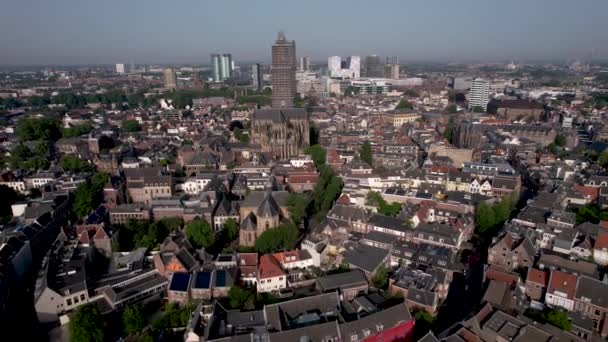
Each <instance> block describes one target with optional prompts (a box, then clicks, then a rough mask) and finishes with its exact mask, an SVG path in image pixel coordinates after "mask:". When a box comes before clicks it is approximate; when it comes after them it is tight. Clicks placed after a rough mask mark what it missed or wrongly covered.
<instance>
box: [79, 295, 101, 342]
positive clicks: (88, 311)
mask: <svg viewBox="0 0 608 342" xmlns="http://www.w3.org/2000/svg"><path fill="white" fill-rule="evenodd" d="M105 326H106V322H105V320H104V318H103V316H102V315H101V312H100V311H99V307H98V306H97V305H95V304H85V305H83V306H81V307H79V308H78V309H77V310H76V312H75V313H74V315H73V316H72V319H71V320H70V335H71V336H70V339H71V341H72V342H103V340H104V335H105Z"/></svg>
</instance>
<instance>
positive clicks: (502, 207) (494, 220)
mask: <svg viewBox="0 0 608 342" xmlns="http://www.w3.org/2000/svg"><path fill="white" fill-rule="evenodd" d="M517 196H518V194H517V193H512V194H510V195H509V196H506V197H505V198H503V199H502V200H501V201H500V202H498V203H496V204H494V205H489V204H487V203H485V202H481V203H479V205H478V206H477V210H476V212H475V223H476V225H477V232H478V233H480V234H483V235H489V234H491V233H492V232H493V230H494V229H495V228H497V227H499V226H500V225H502V224H503V223H504V222H505V221H507V220H508V219H509V218H510V217H511V214H512V213H513V211H514V210H515V208H516V205H517Z"/></svg>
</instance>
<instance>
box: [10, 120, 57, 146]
mask: <svg viewBox="0 0 608 342" xmlns="http://www.w3.org/2000/svg"><path fill="white" fill-rule="evenodd" d="M15 132H16V133H17V136H18V137H19V139H21V140H23V141H29V140H51V141H56V140H57V139H59V138H61V130H60V124H59V121H58V120H55V119H51V118H24V119H21V120H19V122H18V123H17V127H16V129H15Z"/></svg>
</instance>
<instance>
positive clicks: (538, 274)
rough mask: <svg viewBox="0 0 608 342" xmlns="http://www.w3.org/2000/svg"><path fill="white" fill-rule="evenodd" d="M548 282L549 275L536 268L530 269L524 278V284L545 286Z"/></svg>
mask: <svg viewBox="0 0 608 342" xmlns="http://www.w3.org/2000/svg"><path fill="white" fill-rule="evenodd" d="M548 280H549V274H548V273H547V272H545V271H541V270H539V269H536V268H531V269H530V270H529V271H528V276H527V278H526V282H531V283H535V284H540V285H542V286H547V282H548Z"/></svg>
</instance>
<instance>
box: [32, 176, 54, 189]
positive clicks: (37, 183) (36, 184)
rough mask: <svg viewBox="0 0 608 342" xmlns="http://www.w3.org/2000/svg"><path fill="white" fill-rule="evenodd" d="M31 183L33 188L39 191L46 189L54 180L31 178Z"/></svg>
mask: <svg viewBox="0 0 608 342" xmlns="http://www.w3.org/2000/svg"><path fill="white" fill-rule="evenodd" d="M30 182H31V183H32V187H33V188H35V189H39V188H42V187H44V186H45V185H47V184H50V183H51V182H53V178H47V177H41V178H30Z"/></svg>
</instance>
